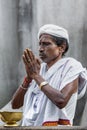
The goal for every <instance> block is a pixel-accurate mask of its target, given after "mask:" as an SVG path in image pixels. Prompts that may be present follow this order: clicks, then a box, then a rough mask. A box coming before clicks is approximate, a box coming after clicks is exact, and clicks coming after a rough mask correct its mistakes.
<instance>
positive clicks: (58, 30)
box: [38, 24, 69, 43]
mask: <svg viewBox="0 0 87 130" xmlns="http://www.w3.org/2000/svg"><path fill="white" fill-rule="evenodd" d="M44 33H45V34H50V35H53V36H56V37H60V38H65V39H66V40H67V42H68V43H69V35H68V31H67V30H66V29H64V28H62V27H60V26H57V25H53V24H46V25H44V26H42V27H41V28H40V29H39V32H38V39H39V38H40V35H42V34H44Z"/></svg>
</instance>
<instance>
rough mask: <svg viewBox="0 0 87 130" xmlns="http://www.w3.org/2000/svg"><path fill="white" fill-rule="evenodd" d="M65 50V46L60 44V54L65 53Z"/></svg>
mask: <svg viewBox="0 0 87 130" xmlns="http://www.w3.org/2000/svg"><path fill="white" fill-rule="evenodd" d="M65 49H66V44H62V45H61V46H60V52H62V53H63V52H65Z"/></svg>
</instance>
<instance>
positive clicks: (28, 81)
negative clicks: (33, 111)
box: [22, 76, 32, 88]
mask: <svg viewBox="0 0 87 130" xmlns="http://www.w3.org/2000/svg"><path fill="white" fill-rule="evenodd" d="M31 81H32V79H29V78H28V77H27V76H26V77H24V80H23V83H22V87H24V88H27V87H28V85H29V84H30V83H31Z"/></svg>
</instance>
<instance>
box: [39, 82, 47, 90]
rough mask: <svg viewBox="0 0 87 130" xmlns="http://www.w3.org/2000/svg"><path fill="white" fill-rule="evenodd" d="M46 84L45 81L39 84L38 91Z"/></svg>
mask: <svg viewBox="0 0 87 130" xmlns="http://www.w3.org/2000/svg"><path fill="white" fill-rule="evenodd" d="M47 84H48V82H47V81H43V82H42V83H41V84H40V86H39V87H40V89H42V87H43V86H45V85H47Z"/></svg>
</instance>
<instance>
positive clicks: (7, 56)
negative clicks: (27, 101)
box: [0, 0, 19, 107]
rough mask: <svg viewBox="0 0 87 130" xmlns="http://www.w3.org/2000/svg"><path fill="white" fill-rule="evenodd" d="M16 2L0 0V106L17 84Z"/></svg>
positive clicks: (14, 0)
mask: <svg viewBox="0 0 87 130" xmlns="http://www.w3.org/2000/svg"><path fill="white" fill-rule="evenodd" d="M17 2H18V1H17V0H0V107H2V106H3V105H5V104H6V103H7V102H8V101H9V100H10V98H11V96H12V94H13V91H14V90H15V89H16V88H15V87H16V84H17V77H18V61H19V59H18V58H19V54H18V51H19V47H18V46H19V44H18V35H17V20H18V19H17V17H18V16H17V9H18V8H17V4H18V3H17Z"/></svg>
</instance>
